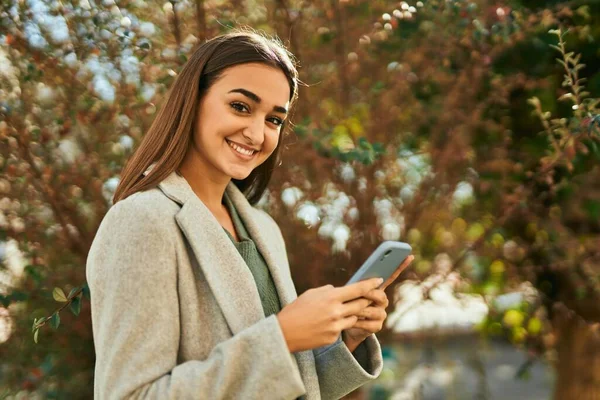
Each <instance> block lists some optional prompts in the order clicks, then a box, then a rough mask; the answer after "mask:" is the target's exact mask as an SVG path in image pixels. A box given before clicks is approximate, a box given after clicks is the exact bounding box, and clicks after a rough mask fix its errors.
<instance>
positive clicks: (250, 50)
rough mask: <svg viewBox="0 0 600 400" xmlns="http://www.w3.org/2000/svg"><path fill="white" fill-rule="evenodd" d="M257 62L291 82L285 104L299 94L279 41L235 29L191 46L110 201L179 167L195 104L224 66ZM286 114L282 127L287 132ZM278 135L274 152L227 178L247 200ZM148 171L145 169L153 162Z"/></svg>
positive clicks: (272, 160)
mask: <svg viewBox="0 0 600 400" xmlns="http://www.w3.org/2000/svg"><path fill="white" fill-rule="evenodd" d="M245 63H262V64H266V65H269V66H272V67H275V68H279V69H280V70H281V71H282V72H283V73H284V74H285V76H286V77H287V78H288V82H289V85H290V109H291V108H292V105H293V103H294V102H295V100H296V98H297V96H298V72H297V70H296V65H295V62H294V57H293V55H292V54H291V53H289V52H288V51H287V49H286V48H285V47H284V46H283V45H282V44H281V43H280V42H279V40H278V39H274V38H268V37H266V36H263V35H261V34H258V33H256V32H251V31H235V32H232V33H227V34H224V35H221V36H217V37H215V38H213V39H210V40H208V41H206V42H204V43H203V44H201V45H200V46H198V48H197V49H196V50H195V51H194V53H193V54H192V55H191V57H190V59H189V60H188V61H187V62H186V64H185V65H184V66H183V68H182V70H181V72H180V74H179V75H178V77H177V78H176V79H175V82H174V83H173V85H172V86H171V88H170V90H169V92H168V94H167V97H166V100H165V102H164V104H163V105H162V107H161V108H160V111H159V112H158V114H157V116H156V118H155V119H154V121H153V122H152V125H151V126H150V128H149V129H148V132H147V133H146V134H145V135H144V137H143V139H142V141H141V142H140V144H139V146H138V148H137V149H136V150H135V152H134V153H133V154H132V156H131V158H130V159H129V161H128V162H127V163H126V165H125V167H124V168H123V171H122V172H121V180H120V182H119V184H118V186H117V189H116V190H115V194H114V196H113V203H115V204H116V203H117V202H118V201H120V200H123V199H125V198H127V197H129V196H131V195H132V194H134V193H136V192H139V191H144V190H148V189H151V188H153V187H156V186H157V185H158V184H159V183H160V182H161V181H162V180H163V179H165V178H166V177H167V176H169V174H171V173H172V172H173V171H175V170H176V169H177V168H179V166H180V164H181V163H182V162H183V159H184V156H185V154H186V152H187V150H188V148H189V146H190V142H191V140H192V135H193V127H194V126H195V118H196V115H197V109H198V105H199V104H200V101H201V100H202V98H203V96H204V95H205V94H206V92H207V91H208V89H210V87H211V85H212V84H213V83H215V81H216V80H217V79H218V78H219V77H220V76H221V74H222V73H223V71H224V70H225V69H226V68H228V67H232V66H234V65H239V64H245ZM287 124H288V123H287V120H286V122H284V124H283V126H282V128H281V132H282V135H284V134H285V133H287ZM281 143H282V140H281V139H280V140H279V142H278V143H277V147H276V148H275V150H274V151H273V154H271V155H270V156H269V158H267V159H266V160H265V162H263V163H262V164H261V165H259V166H258V167H256V168H255V169H254V170H253V171H252V172H251V173H250V175H249V176H248V177H247V178H246V179H243V180H236V179H232V181H233V183H234V184H235V185H236V186H237V187H238V188H239V189H240V190H241V191H242V192H243V193H244V195H245V196H246V198H247V199H248V201H249V202H250V204H256V202H258V200H260V198H261V197H262V195H263V193H264V191H265V189H266V188H267V185H268V184H269V181H270V179H271V175H272V173H273V169H274V168H275V166H277V165H278V163H279V159H280V153H281ZM154 163H155V165H154V167H153V168H152V171H151V172H150V173H149V174H147V175H144V172H145V171H146V170H147V169H148V167H149V166H150V165H152V164H154Z"/></svg>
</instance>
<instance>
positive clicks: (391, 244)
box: [346, 240, 412, 285]
mask: <svg viewBox="0 0 600 400" xmlns="http://www.w3.org/2000/svg"><path fill="white" fill-rule="evenodd" d="M411 252H412V247H410V245H409V244H408V243H404V242H395V241H392V240H388V241H385V242H383V243H381V244H380V245H379V246H378V247H377V248H376V249H375V251H374V252H373V253H371V255H370V256H369V258H367V261H365V262H364V263H363V265H362V266H361V267H360V268H359V269H358V271H356V273H354V275H353V276H352V278H350V280H349V281H348V282H347V283H346V285H350V284H352V283H356V282H359V281H363V280H365V279H371V278H383V281H384V282H385V281H386V280H387V279H388V278H389V277H390V276H392V274H393V273H394V271H396V269H397V268H398V267H399V266H400V264H402V262H403V261H404V260H405V259H406V257H408V256H409V255H410V253H411Z"/></svg>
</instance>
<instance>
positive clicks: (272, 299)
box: [223, 192, 281, 317]
mask: <svg viewBox="0 0 600 400" xmlns="http://www.w3.org/2000/svg"><path fill="white" fill-rule="evenodd" d="M223 197H224V204H225V207H227V209H228V211H229V214H230V215H231V219H232V220H233V225H234V227H235V231H236V233H237V235H238V237H239V238H240V241H239V242H236V240H235V238H234V237H233V236H232V235H231V233H229V231H228V230H227V229H225V228H223V230H224V231H225V232H226V233H227V236H229V238H230V239H231V241H232V242H233V244H234V246H235V247H236V248H237V250H238V252H239V253H240V255H241V256H242V258H243V259H244V261H246V264H248V268H250V272H252V275H253V276H254V281H255V282H256V287H257V289H258V294H259V295H260V301H261V303H262V306H263V310H264V311H265V316H266V317H268V316H269V315H271V314H276V313H278V312H279V311H281V304H280V302H279V295H278V294H277V289H276V288H275V283H274V282H273V277H272V276H271V273H270V271H269V267H268V266H267V263H266V262H265V260H264V258H263V256H262V255H261V254H260V252H259V251H258V249H257V248H256V245H255V244H254V241H253V240H252V239H251V238H250V235H249V234H248V231H247V230H246V227H245V226H244V223H243V222H242V219H241V218H240V216H239V214H238V213H237V210H236V209H235V206H234V205H233V203H232V202H231V199H229V196H228V195H227V192H225V194H224V196H223Z"/></svg>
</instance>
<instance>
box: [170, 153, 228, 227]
mask: <svg viewBox="0 0 600 400" xmlns="http://www.w3.org/2000/svg"><path fill="white" fill-rule="evenodd" d="M209 171H210V168H208V167H207V166H205V165H203V163H202V162H201V161H200V160H198V159H192V158H191V157H185V159H184V161H183V162H182V164H181V165H180V166H179V168H178V170H177V172H178V173H179V174H180V175H181V176H183V177H184V178H185V180H186V181H187V182H188V184H189V185H190V187H191V188H192V190H193V191H194V193H195V194H196V196H198V198H199V199H200V200H201V201H202V203H204V205H205V206H206V207H207V208H208V209H209V210H210V211H211V212H212V213H213V214H214V215H219V214H220V213H221V212H222V211H223V204H222V200H223V194H224V193H225V189H226V188H227V185H228V184H229V182H230V181H231V178H230V177H227V179H223V177H222V176H220V177H217V176H214V175H216V174H211V173H210V172H209Z"/></svg>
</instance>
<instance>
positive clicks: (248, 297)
mask: <svg viewBox="0 0 600 400" xmlns="http://www.w3.org/2000/svg"><path fill="white" fill-rule="evenodd" d="M153 166H154V164H153V165H152V166H151V167H150V168H149V169H148V170H147V171H146V172H144V175H147V174H148V173H149V172H150V169H151V168H152V167H153ZM158 187H159V189H160V190H161V191H162V192H163V193H164V194H165V195H166V196H167V197H169V198H170V199H171V200H173V201H175V202H176V203H178V204H180V205H181V210H180V211H179V212H178V213H177V215H176V216H175V219H176V221H177V224H178V225H179V227H180V229H181V230H182V232H183V233H184V235H185V237H186V239H187V241H188V242H189V244H190V247H191V248H192V250H193V252H194V255H195V256H196V259H197V261H198V264H199V265H200V268H201V269H202V271H203V273H204V276H205V277H206V280H207V282H208V284H209V286H210V288H211V289H212V292H213V294H214V296H215V298H216V300H217V302H218V303H219V306H220V307H221V310H222V312H223V314H224V316H225V319H226V320H227V323H228V324H229V327H230V329H231V331H232V332H233V334H234V335H235V334H236V333H238V332H239V331H241V330H243V329H244V328H246V327H248V326H250V325H253V324H255V323H256V322H258V321H259V320H260V319H262V318H264V317H265V315H264V312H263V308H262V303H261V301H260V296H259V294H258V290H257V288H256V284H255V282H254V277H253V275H252V273H251V272H250V269H249V268H248V266H247V265H246V262H245V261H244V259H243V258H242V257H241V255H240V254H239V252H238V251H237V249H236V248H235V246H234V245H233V243H232V242H231V239H229V237H228V236H227V234H226V233H225V231H224V230H223V227H222V226H221V225H220V224H219V222H218V221H217V219H216V218H215V217H214V215H213V214H212V213H211V212H210V211H209V210H208V208H207V207H206V206H205V205H204V203H203V202H202V201H201V200H200V199H199V198H198V196H196V194H195V193H194V191H193V190H192V188H191V187H190V185H189V184H188V182H187V181H186V179H185V178H184V177H182V176H180V175H179V174H178V173H177V172H172V173H171V174H170V175H169V176H167V177H166V178H165V179H164V180H163V181H162V182H161V183H159V185H158ZM226 190H227V194H228V195H229V197H230V199H231V201H232V203H233V204H234V206H235V207H236V209H237V211H238V213H239V215H240V218H241V219H242V221H243V223H244V226H245V227H246V229H247V230H248V233H249V234H250V236H251V238H252V240H254V242H255V244H256V247H257V248H258V250H259V251H260V253H261V254H262V255H263V257H264V259H265V261H266V263H267V265H268V267H269V270H270V272H271V276H272V277H273V281H274V283H275V287H276V289H277V293H278V294H279V298H280V303H281V306H282V307H283V306H285V305H287V304H289V303H291V302H292V301H293V300H294V299H295V298H296V292H295V289H294V285H293V282H292V281H291V278H290V276H289V274H288V273H287V272H286V270H287V268H288V266H287V265H285V263H287V261H286V260H287V259H286V257H285V254H283V255H281V254H278V253H277V249H276V248H274V247H273V245H272V241H271V242H269V240H268V239H270V237H269V236H268V233H266V232H265V226H263V225H262V224H260V219H261V218H258V217H257V215H256V213H257V211H256V210H255V209H254V208H253V207H252V205H250V203H249V202H248V200H247V199H246V197H245V196H244V194H243V193H242V192H241V191H240V190H239V189H238V188H237V187H236V186H235V184H234V183H233V182H230V183H229V184H228V185H227V189H226Z"/></svg>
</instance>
